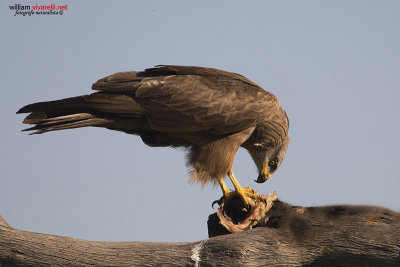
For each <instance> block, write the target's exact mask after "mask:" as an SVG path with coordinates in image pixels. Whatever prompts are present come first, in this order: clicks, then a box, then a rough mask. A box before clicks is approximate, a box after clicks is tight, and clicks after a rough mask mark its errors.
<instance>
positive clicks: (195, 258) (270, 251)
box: [0, 201, 400, 267]
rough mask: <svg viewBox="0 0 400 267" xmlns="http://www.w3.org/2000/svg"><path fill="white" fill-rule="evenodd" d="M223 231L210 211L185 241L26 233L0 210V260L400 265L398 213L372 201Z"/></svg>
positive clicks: (292, 210) (275, 210)
mask: <svg viewBox="0 0 400 267" xmlns="http://www.w3.org/2000/svg"><path fill="white" fill-rule="evenodd" d="M269 214H270V216H269V220H268V222H266V223H264V224H259V225H257V227H256V228H255V229H251V230H248V231H244V232H241V233H238V234H229V233H228V232H227V231H226V229H225V228H223V227H221V225H220V224H219V219H218V217H217V215H216V214H212V215H210V217H209V221H208V229H209V235H210V236H212V237H210V238H208V239H205V240H202V241H199V242H191V243H158V242H94V241H86V240H81V239H75V238H71V237H61V236H54V235H47V234H39V233H32V232H25V231H21V230H17V229H14V228H12V227H11V226H10V225H8V224H7V222H6V221H5V220H4V219H3V218H2V217H1V216H0V266H2V267H3V266H299V265H302V266H400V213H397V212H394V211H391V210H388V209H385V208H380V207H374V206H350V205H341V206H326V207H298V206H291V205H289V204H286V203H283V202H280V201H275V203H274V205H273V207H272V209H271V210H270V211H269Z"/></svg>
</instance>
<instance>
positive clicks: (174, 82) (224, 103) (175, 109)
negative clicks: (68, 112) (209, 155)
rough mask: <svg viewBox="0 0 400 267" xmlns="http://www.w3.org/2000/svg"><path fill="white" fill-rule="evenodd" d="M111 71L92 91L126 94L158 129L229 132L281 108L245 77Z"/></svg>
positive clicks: (173, 70)
mask: <svg viewBox="0 0 400 267" xmlns="http://www.w3.org/2000/svg"><path fill="white" fill-rule="evenodd" d="M114 75H115V76H114ZM114 75H111V76H108V77H105V78H103V79H101V80H99V81H98V82H97V83H95V84H94V85H93V89H95V90H103V91H108V92H121V91H124V92H130V93H131V96H133V98H134V100H135V102H137V103H138V104H139V105H140V106H141V107H142V108H143V110H144V114H145V116H146V118H147V120H148V122H149V124H150V126H151V127H152V128H153V129H154V130H157V131H162V132H198V131H204V132H208V133H212V134H216V135H220V134H230V133H234V132H237V131H241V130H243V129H246V128H249V127H252V126H254V125H256V124H257V123H259V122H262V121H264V120H268V119H269V118H271V116H272V114H274V113H275V111H276V109H279V107H280V105H279V101H278V99H277V98H276V97H275V96H274V95H273V94H271V93H269V92H267V91H265V90H263V89H262V88H261V87H259V86H258V85H257V84H255V83H253V82H251V81H250V80H248V79H247V78H245V77H243V76H241V75H238V74H234V73H230V72H226V71H221V70H216V69H211V68H200V67H183V66H161V67H158V68H152V69H147V70H146V71H144V72H124V73H118V74H114ZM113 76H114V77H113Z"/></svg>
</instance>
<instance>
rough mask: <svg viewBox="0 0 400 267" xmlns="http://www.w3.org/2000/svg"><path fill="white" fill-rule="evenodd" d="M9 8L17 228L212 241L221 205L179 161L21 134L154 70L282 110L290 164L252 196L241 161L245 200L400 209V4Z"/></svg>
mask: <svg viewBox="0 0 400 267" xmlns="http://www.w3.org/2000/svg"><path fill="white" fill-rule="evenodd" d="M25 2H26V3H29V4H32V5H34V4H37V3H38V4H42V3H46V2H47V1H41V2H40V3H39V2H37V1H24V3H25ZM15 3H16V2H15V1H2V3H1V6H0V33H1V44H0V45H1V49H0V51H1V52H0V57H1V58H0V62H1V63H0V64H1V65H0V66H1V72H0V75H1V81H2V83H1V90H0V94H1V95H0V101H1V105H0V109H1V114H2V117H1V125H2V127H1V132H0V136H1V138H0V140H1V141H0V142H1V143H0V144H1V152H0V170H1V176H0V213H1V214H2V215H3V216H4V218H5V219H6V220H7V221H8V222H9V223H10V224H11V225H12V226H14V227H16V228H20V229H24V230H28V231H34V232H44V233H51V234H57V235H67V236H72V237H77V238H83V239H89V240H104V241H142V240H143V241H196V240H201V239H204V238H206V237H207V225H206V221H207V216H208V215H209V214H211V213H213V212H215V210H213V209H212V208H211V202H212V201H213V200H215V199H218V198H219V197H220V196H221V192H220V190H219V188H214V189H213V188H212V187H211V186H209V187H206V188H204V189H201V186H200V185H198V184H194V185H191V184H189V183H188V178H189V175H188V173H187V170H186V167H185V158H184V153H183V151H180V150H172V149H168V148H150V147H147V146H145V145H144V144H143V143H142V142H141V140H140V138H138V137H136V136H130V135H127V134H122V133H119V132H112V131H109V130H104V129H95V128H88V129H75V130H68V131H60V132H53V133H48V134H44V135H35V136H28V135H27V134H26V133H21V132H20V130H21V129H23V128H24V126H23V125H22V124H21V121H22V120H23V118H24V117H23V116H22V115H16V114H15V112H16V111H17V110H18V109H19V108H20V107H21V106H23V105H25V104H29V103H32V102H38V101H46V100H54V99H59V98H65V97H70V96H77V95H82V94H87V93H90V92H91V89H90V86H91V84H92V83H93V82H95V81H96V80H97V79H99V78H101V77H103V76H106V75H108V74H111V73H115V72H118V71H127V70H142V69H144V68H147V67H152V66H154V65H157V64H179V65H198V66H208V67H215V68H221V69H225V70H228V71H233V72H237V73H240V74H242V75H244V76H246V77H248V78H249V79H251V80H252V81H254V82H256V83H258V84H259V85H261V86H262V87H263V88H265V89H266V90H268V91H271V92H272V93H274V94H275V95H277V96H278V97H279V99H280V101H281V104H282V106H283V108H284V109H285V110H286V111H287V114H288V116H289V118H290V127H291V128H290V132H289V133H290V136H291V144H290V146H289V149H288V152H287V156H286V158H285V160H284V162H283V164H282V166H281V168H280V169H279V170H278V171H277V173H276V174H274V175H273V176H272V178H271V179H270V180H269V181H268V182H266V183H265V184H262V185H258V184H256V183H255V182H253V179H255V178H256V176H257V171H256V168H255V166H254V163H253V162H252V160H251V158H250V156H249V155H248V154H247V152H246V151H244V150H243V149H242V150H240V151H239V152H238V154H237V157H236V160H235V163H234V170H235V174H236V176H237V177H238V179H239V181H240V183H241V184H242V185H243V186H251V187H253V188H255V189H257V190H258V191H259V192H260V193H264V194H266V193H267V192H268V191H273V190H277V193H278V197H279V198H280V199H281V200H283V201H286V202H289V203H291V204H293V205H326V204H372V205H379V206H384V207H388V208H391V209H394V210H397V211H400V197H399V191H400V174H399V155H398V151H399V150H400V141H399V136H400V120H399V115H400V105H399V101H400V82H399V79H400V78H399V77H400V52H399V49H400V38H399V36H400V17H399V11H400V2H398V1H365V0H363V1H265V0H263V1H163V0H160V1H60V3H62V4H67V5H68V11H67V12H65V14H64V15H62V16H33V17H27V16H26V17H22V16H14V14H13V12H11V11H10V10H9V7H8V6H9V5H11V4H15ZM49 3H53V2H51V1H50V2H49ZM228 185H229V187H232V186H231V185H230V184H228Z"/></svg>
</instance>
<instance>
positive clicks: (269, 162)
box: [248, 136, 289, 184]
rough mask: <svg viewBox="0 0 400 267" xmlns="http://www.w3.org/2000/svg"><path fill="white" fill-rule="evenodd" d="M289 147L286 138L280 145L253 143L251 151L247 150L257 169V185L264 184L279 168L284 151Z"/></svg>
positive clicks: (287, 138)
mask: <svg viewBox="0 0 400 267" xmlns="http://www.w3.org/2000/svg"><path fill="white" fill-rule="evenodd" d="M288 145H289V137H288V136H287V137H286V138H285V139H284V140H283V142H282V143H279V144H259V143H255V144H254V145H253V147H252V149H248V151H249V152H250V155H251V157H252V158H253V160H254V162H255V164H256V166H257V169H258V177H257V180H255V181H256V182H257V183H260V184H261V183H264V182H265V181H267V180H268V179H269V177H270V176H271V175H272V174H273V173H274V172H275V171H276V170H277V169H278V168H279V166H280V165H281V163H282V161H283V158H284V157H285V154H286V150H287V148H288Z"/></svg>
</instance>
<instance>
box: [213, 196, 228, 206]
mask: <svg viewBox="0 0 400 267" xmlns="http://www.w3.org/2000/svg"><path fill="white" fill-rule="evenodd" d="M224 198H226V197H225V196H222V197H221V198H220V199H218V200H215V201H213V203H212V204H211V208H214V205H215V203H217V204H218V205H220V206H221V204H222V201H223V200H224Z"/></svg>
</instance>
